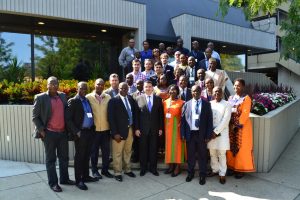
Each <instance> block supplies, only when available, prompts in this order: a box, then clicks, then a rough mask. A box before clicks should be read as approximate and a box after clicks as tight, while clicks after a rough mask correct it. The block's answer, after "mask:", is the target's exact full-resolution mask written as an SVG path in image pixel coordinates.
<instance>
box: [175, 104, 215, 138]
mask: <svg viewBox="0 0 300 200" xmlns="http://www.w3.org/2000/svg"><path fill="white" fill-rule="evenodd" d="M192 100H193V99H191V100H189V101H188V102H186V103H185V104H184V106H183V108H182V115H181V125H180V132H181V137H182V138H185V139H186V141H189V140H190V136H191V127H192V120H193V119H192ZM199 121H200V123H199V134H200V138H199V139H201V140H205V139H210V138H211V136H212V132H213V118H212V110H211V106H210V103H209V102H206V101H203V100H202V103H201V113H200V115H199Z"/></svg>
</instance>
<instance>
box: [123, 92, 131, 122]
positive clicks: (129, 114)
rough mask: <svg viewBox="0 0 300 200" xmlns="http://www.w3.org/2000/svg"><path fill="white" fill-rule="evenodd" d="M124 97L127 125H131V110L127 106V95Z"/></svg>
mask: <svg viewBox="0 0 300 200" xmlns="http://www.w3.org/2000/svg"><path fill="white" fill-rule="evenodd" d="M124 99H125V105H126V110H127V113H128V117H129V125H132V112H131V110H130V108H129V105H128V100H127V97H124Z"/></svg>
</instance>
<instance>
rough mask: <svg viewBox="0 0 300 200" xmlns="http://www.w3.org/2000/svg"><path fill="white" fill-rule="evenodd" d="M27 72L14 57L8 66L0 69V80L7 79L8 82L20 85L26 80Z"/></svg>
mask: <svg viewBox="0 0 300 200" xmlns="http://www.w3.org/2000/svg"><path fill="white" fill-rule="evenodd" d="M25 71H26V70H25V68H24V67H23V66H22V63H20V62H18V59H17V57H14V58H12V59H11V60H10V61H9V63H8V65H7V66H5V67H3V68H0V80H4V79H6V80H7V81H8V82H14V83H20V82H22V81H23V80H24V76H25Z"/></svg>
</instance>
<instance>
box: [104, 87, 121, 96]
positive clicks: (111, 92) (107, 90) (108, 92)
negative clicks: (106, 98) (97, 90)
mask: <svg viewBox="0 0 300 200" xmlns="http://www.w3.org/2000/svg"><path fill="white" fill-rule="evenodd" d="M118 92H119V89H118V90H117V91H116V93H115V94H114V93H113V89H112V87H110V88H108V89H106V90H104V93H105V94H108V95H110V97H111V98H113V97H115V96H116V95H117V94H118Z"/></svg>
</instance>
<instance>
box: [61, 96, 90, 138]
mask: <svg viewBox="0 0 300 200" xmlns="http://www.w3.org/2000/svg"><path fill="white" fill-rule="evenodd" d="M86 100H87V102H88V103H89V100H88V99H86ZM89 104H90V103H89ZM90 107H91V109H92V106H91V105H90ZM92 113H93V112H92ZM84 114H85V113H84V108H83V105H82V103H81V100H80V97H79V95H78V94H77V95H76V96H75V97H73V98H71V99H69V100H68V107H67V112H66V120H67V126H68V130H69V131H70V132H71V133H72V134H73V135H75V134H76V133H78V132H79V131H80V130H81V129H82V123H83V120H84ZM92 128H95V127H94V126H93V127H92Z"/></svg>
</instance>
